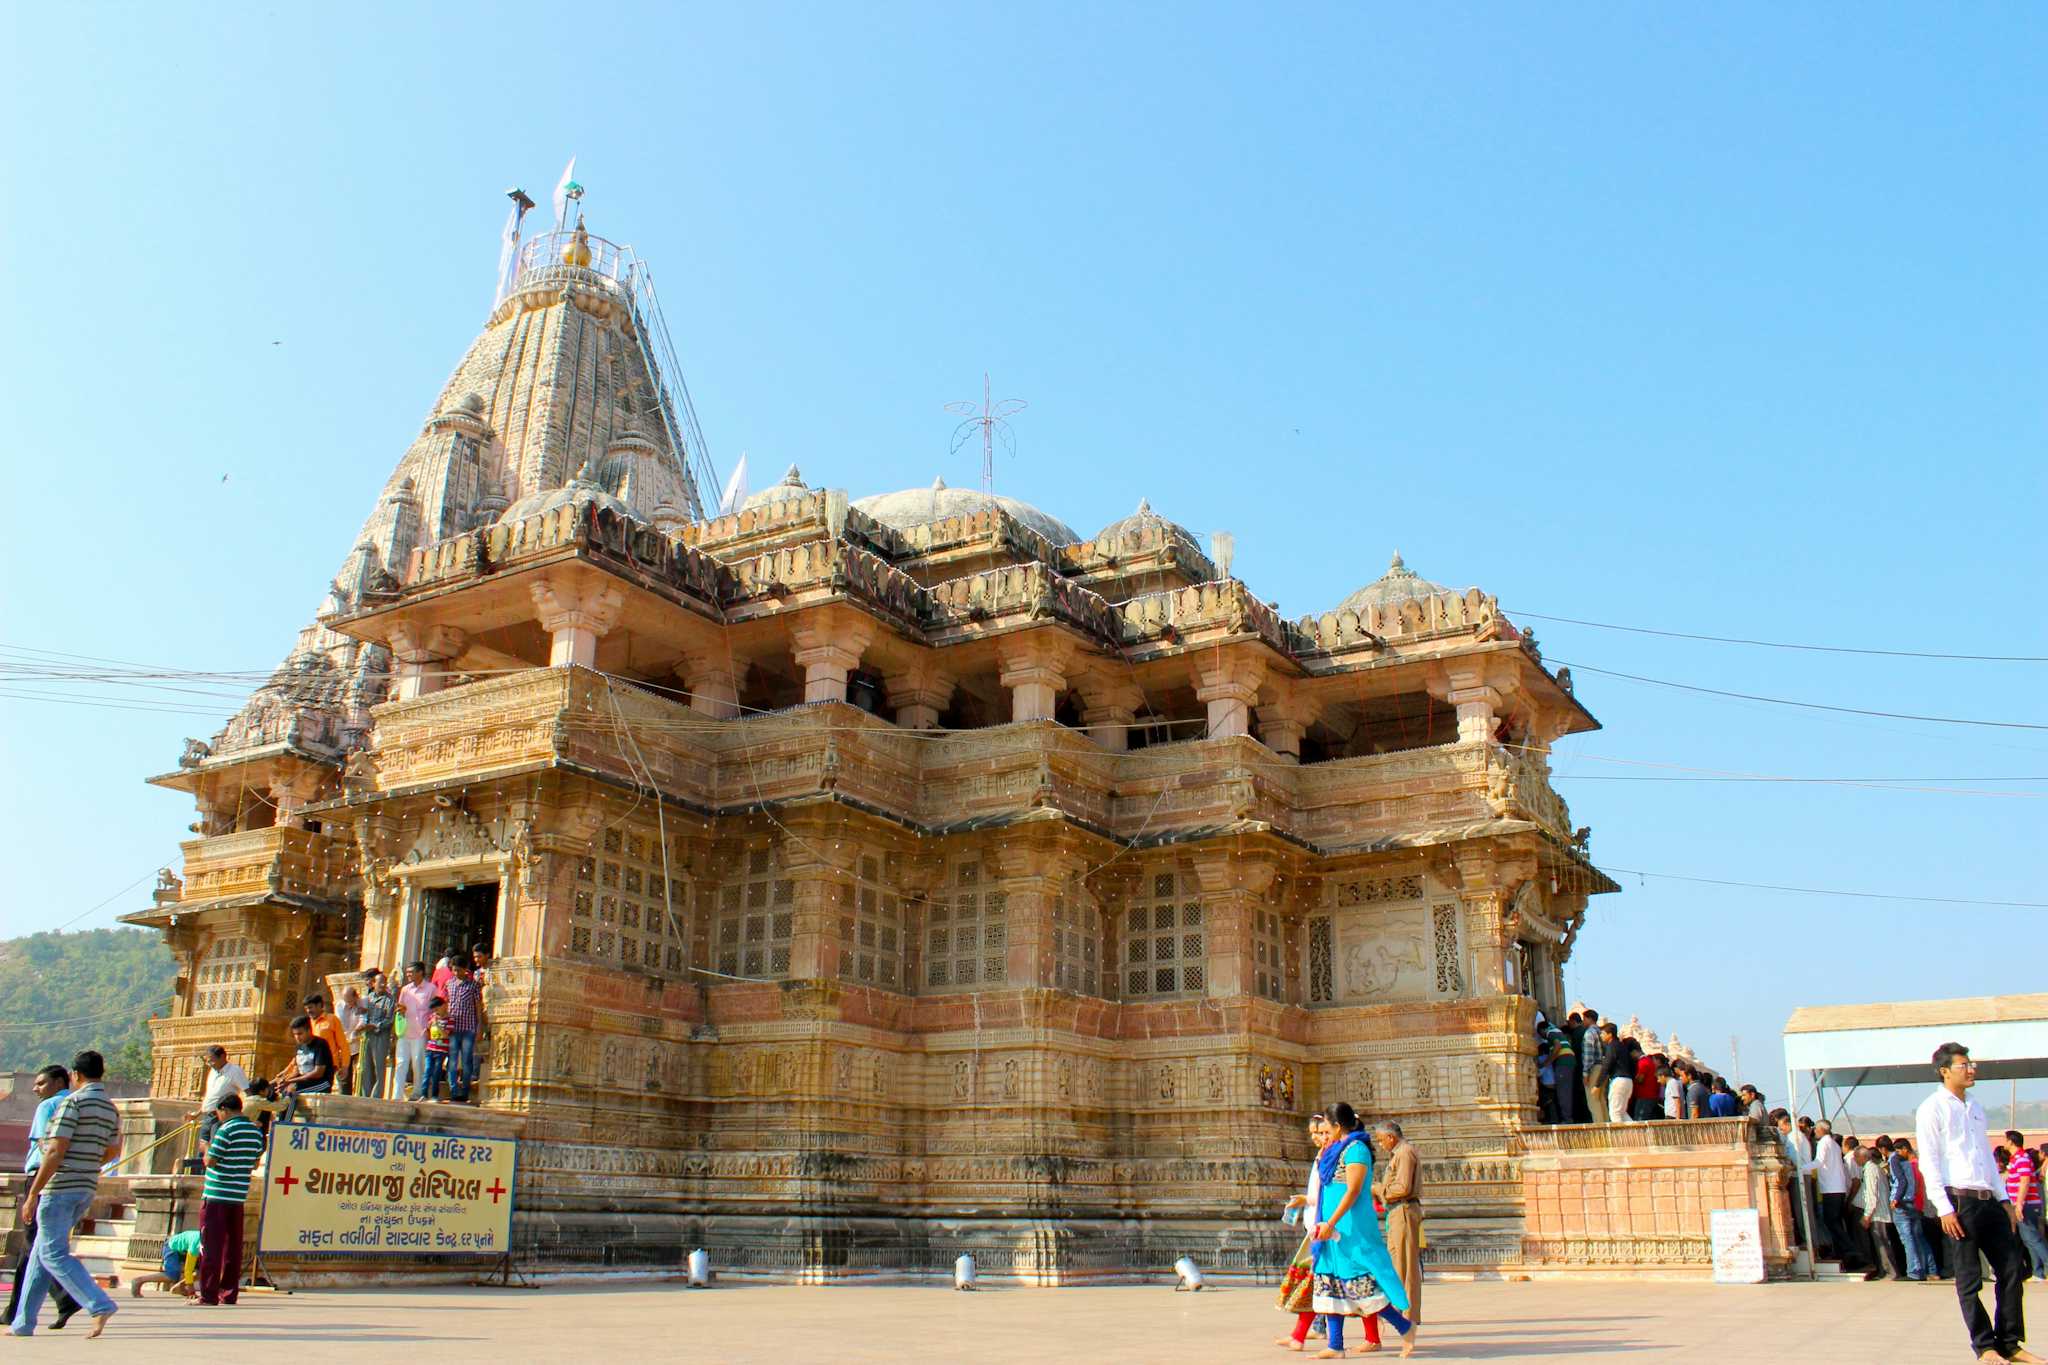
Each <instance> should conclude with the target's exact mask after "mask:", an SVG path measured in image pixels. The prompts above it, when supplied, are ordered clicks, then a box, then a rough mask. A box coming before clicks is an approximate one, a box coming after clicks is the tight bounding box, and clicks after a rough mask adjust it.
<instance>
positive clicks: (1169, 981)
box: [1123, 871, 1209, 1000]
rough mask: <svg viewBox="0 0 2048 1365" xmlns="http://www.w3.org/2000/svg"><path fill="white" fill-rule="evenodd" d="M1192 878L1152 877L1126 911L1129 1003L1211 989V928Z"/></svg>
mask: <svg viewBox="0 0 2048 1365" xmlns="http://www.w3.org/2000/svg"><path fill="white" fill-rule="evenodd" d="M1205 918H1206V917H1205V915H1204V913H1203V909H1202V901H1201V893H1200V890H1199V889H1198V888H1197V886H1196V885H1195V880H1194V878H1193V877H1191V876H1183V875H1181V874H1179V873H1176V872H1172V871H1158V872H1154V873H1152V874H1151V875H1150V876H1149V877H1146V878H1145V879H1143V880H1142V881H1141V882H1140V883H1139V887H1138V891H1137V893H1136V894H1135V895H1133V896H1132V897H1131V902H1130V904H1129V905H1127V906H1125V907H1124V918H1123V928H1124V934H1123V948H1124V956H1123V987H1124V999H1126V1000H1158V999H1163V998H1165V997H1168V996H1174V995H1187V994H1194V993H1199V992H1201V991H1203V990H1205V989H1207V988H1208V984H1209V944H1208V929H1207V925H1206V923H1205Z"/></svg>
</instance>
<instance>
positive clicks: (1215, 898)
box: [1194, 848, 1280, 999]
mask: <svg viewBox="0 0 2048 1365" xmlns="http://www.w3.org/2000/svg"><path fill="white" fill-rule="evenodd" d="M1194 869H1195V878H1196V880H1197V881H1198V882H1199V883H1200V884H1201V888H1202V907H1203V913H1202V919H1203V923H1204V926H1205V929H1206V932H1207V934H1208V942H1207V944H1205V945H1204V946H1205V947H1206V948H1207V949H1208V955H1209V963H1208V990H1207V994H1208V995H1209V997H1210V998H1211V999H1221V998H1227V997H1230V996H1237V995H1250V994H1252V993H1253V990H1252V988H1253V985H1254V984H1255V976H1254V973H1255V972H1256V970H1257V966H1256V964H1255V963H1254V961H1253V951H1254V949H1253V935H1252V916H1253V915H1254V914H1256V913H1257V912H1258V911H1259V910H1260V909H1262V908H1264V906H1265V903H1266V893H1267V892H1268V891H1270V890H1271V889H1272V887H1273V880H1274V878H1275V877H1277V876H1278V875H1279V873H1280V864H1279V862H1278V861H1277V860H1276V859H1274V858H1273V857H1272V856H1271V855H1270V854H1267V853H1264V852H1256V853H1240V852H1238V851H1236V850H1234V849H1222V848H1215V849H1208V850H1205V851H1203V852H1200V853H1197V854H1196V855H1195V859H1194Z"/></svg>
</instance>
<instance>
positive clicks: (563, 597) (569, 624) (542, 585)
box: [532, 578, 626, 668]
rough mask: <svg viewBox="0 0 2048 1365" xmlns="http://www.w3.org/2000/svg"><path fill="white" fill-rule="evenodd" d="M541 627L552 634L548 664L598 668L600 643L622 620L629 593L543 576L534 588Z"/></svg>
mask: <svg viewBox="0 0 2048 1365" xmlns="http://www.w3.org/2000/svg"><path fill="white" fill-rule="evenodd" d="M532 592H533V605H534V609H535V610H536V612H538V614H539V615H538V619H539V620H540V625H541V629H542V630H545V631H546V632H547V633H548V636H549V643H548V667H550V668H568V667H571V666H574V667H577V668H596V667H597V642H598V641H599V640H601V639H603V638H604V637H605V636H606V635H609V634H610V633H611V631H612V627H614V626H616V625H617V624H618V623H619V612H620V609H621V608H623V607H624V606H625V602H626V599H625V595H624V594H623V593H621V592H620V591H619V590H618V589H617V588H614V587H604V588H600V587H597V586H595V585H594V584H590V583H584V584H581V585H580V586H572V585H571V584H569V583H568V582H566V581H555V580H551V579H545V578H543V579H539V580H537V581H535V583H534V584H533V587H532Z"/></svg>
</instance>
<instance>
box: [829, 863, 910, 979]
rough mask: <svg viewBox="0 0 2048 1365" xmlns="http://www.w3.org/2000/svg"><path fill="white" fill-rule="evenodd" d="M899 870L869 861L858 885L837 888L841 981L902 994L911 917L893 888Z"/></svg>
mask: <svg viewBox="0 0 2048 1365" xmlns="http://www.w3.org/2000/svg"><path fill="white" fill-rule="evenodd" d="M898 871H899V869H898V868H897V867H896V859H895V857H894V856H893V855H892V856H890V857H889V858H887V859H883V858H878V857H863V858H861V859H860V860H859V861H858V862H857V863H856V864H855V865H854V880H853V881H852V882H850V883H849V882H841V883H839V884H838V885H837V886H835V887H834V888H833V894H834V897H835V902H836V904H835V910H836V918H837V920H838V927H839V979H840V980H842V981H856V982H859V983H860V984H862V985H864V986H882V987H886V988H887V989H889V990H892V991H893V990H901V989H902V988H903V984H904V978H903V949H904V947H905V944H904V930H905V927H906V924H907V919H908V916H907V914H906V905H905V902H904V900H903V898H902V897H901V896H900V895H898V894H897V893H896V891H895V890H894V889H893V886H894V884H895V882H896V881H897V879H898Z"/></svg>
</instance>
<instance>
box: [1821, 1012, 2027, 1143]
mask: <svg viewBox="0 0 2048 1365" xmlns="http://www.w3.org/2000/svg"><path fill="white" fill-rule="evenodd" d="M1950 1041H1954V1042H1958V1043H1961V1044H1962V1045H1963V1046H1964V1047H1966V1048H1968V1049H1969V1050H1970V1057H1971V1059H1972V1060H1974V1061H1975V1062H1976V1063H1977V1079H1978V1080H1979V1081H2004V1080H2030V1079H2033V1078H2035V1077H2042V1076H2048V995H1973V996H1968V997H1966V998H1964V999H1961V1000H1898V1001H1893V1002H1892V1003H1890V1004H1883V1005H1803V1006H1801V1007H1800V1008H1798V1009H1796V1010H1794V1011H1792V1017H1791V1019H1789V1020H1787V1021H1786V1024H1785V1090H1786V1093H1787V1094H1789V1095H1791V1096H1792V1099H1793V1109H1794V1112H1797V1105H1798V1102H1799V1099H1800V1094H1801V1091H1800V1088H1799V1085H1798V1081H1797V1078H1798V1076H1799V1074H1800V1073H1801V1072H1804V1073H1806V1076H1807V1079H1808V1082H1809V1085H1810V1089H1811V1091H1812V1093H1813V1094H1814V1095H1815V1096H1817V1097H1818V1098H1819V1099H1820V1102H1821V1113H1822V1114H1823V1115H1829V1116H1832V1114H1837V1113H1840V1112H1841V1110H1842V1108H1843V1107H1845V1106H1846V1105H1847V1104H1848V1102H1849V1097H1850V1096H1851V1095H1853V1094H1854V1093H1855V1092H1856V1090H1857V1088H1858V1087H1859V1086H1865V1085H1926V1086H1927V1087H1929V1088H1930V1089H1932V1088H1933V1086H1934V1085H1935V1084H1936V1077H1935V1074H1934V1049H1936V1048H1937V1047H1940V1046H1941V1045H1942V1044H1943V1043H1946V1042H1950ZM1830 1089H1833V1090H1836V1091H1838V1092H1840V1098H1839V1100H1838V1102H1837V1104H1836V1106H1835V1108H1834V1110H1832V1111H1830V1110H1829V1108H1828V1104H1827V1091H1828V1090H1830Z"/></svg>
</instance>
